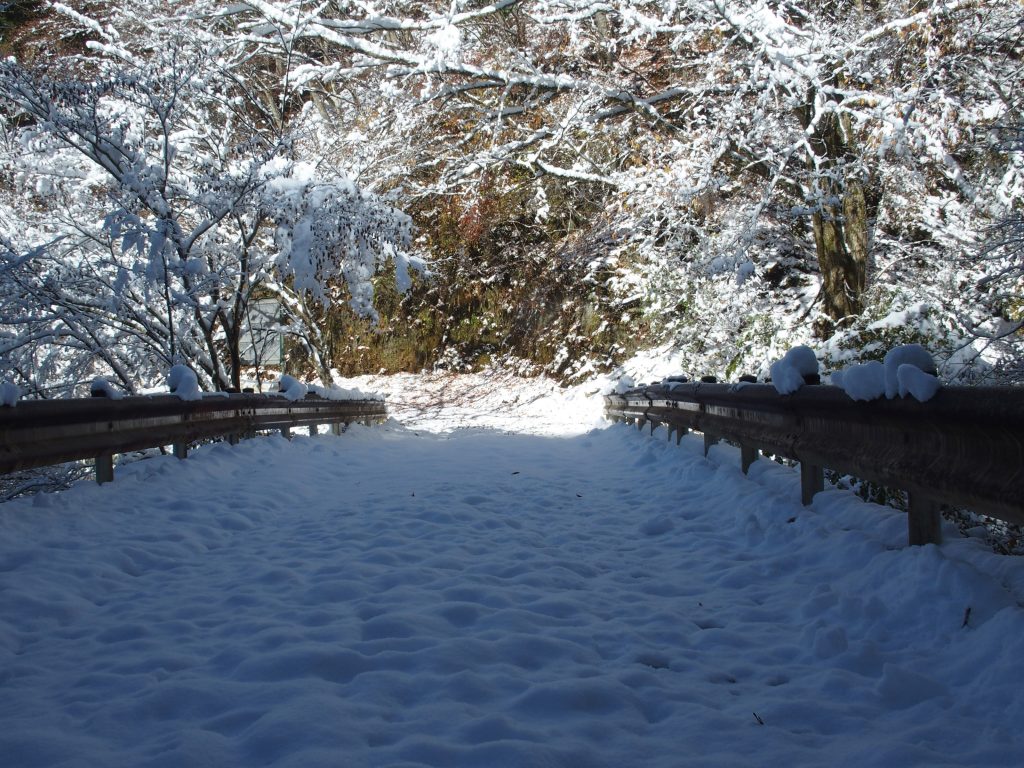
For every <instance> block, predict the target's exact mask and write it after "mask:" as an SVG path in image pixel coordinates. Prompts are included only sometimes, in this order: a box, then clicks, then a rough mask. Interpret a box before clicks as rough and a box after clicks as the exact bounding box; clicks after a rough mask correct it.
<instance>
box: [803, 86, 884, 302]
mask: <svg viewBox="0 0 1024 768" xmlns="http://www.w3.org/2000/svg"><path fill="white" fill-rule="evenodd" d="M813 103H814V94H813V92H812V93H811V94H810V95H809V97H808V104H807V107H806V111H805V112H804V114H803V115H802V117H803V118H804V125H805V127H806V126H808V125H810V121H811V115H812V107H811V105H812V104H813ZM844 123H848V121H847V120H844V119H843V118H841V117H840V116H838V115H836V114H835V113H834V112H833V113H829V114H826V115H823V116H821V118H820V119H819V120H818V122H817V125H816V126H815V130H814V133H813V134H812V136H811V140H810V145H811V149H812V151H813V154H812V155H811V156H810V157H809V158H808V166H809V170H810V171H811V173H812V174H814V180H813V183H814V186H815V191H816V193H817V196H818V199H819V208H818V211H817V212H816V213H815V214H814V215H813V217H812V228H813V231H814V247H815V251H816V253H817V256H818V266H819V268H820V270H821V280H822V285H821V296H822V304H823V309H824V312H825V314H826V315H827V316H828V317H829V318H830V319H831V320H833V321H838V320H842V319H843V318H845V317H849V316H851V315H859V314H860V313H861V312H863V311H864V290H865V289H866V288H867V277H868V265H869V262H870V250H871V227H872V226H873V222H874V218H875V216H874V214H875V212H876V211H877V208H878V203H879V195H878V192H877V190H874V189H871V188H870V187H869V186H867V185H866V184H865V182H864V181H862V180H860V179H858V178H856V177H854V176H851V175H847V173H846V169H845V166H846V162H847V161H848V160H850V159H852V158H853V147H851V145H850V142H849V140H848V138H847V137H848V136H849V135H850V126H849V125H848V124H844Z"/></svg>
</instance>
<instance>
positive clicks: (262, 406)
mask: <svg viewBox="0 0 1024 768" xmlns="http://www.w3.org/2000/svg"><path fill="white" fill-rule="evenodd" d="M386 418H387V408H386V406H385V404H384V401H383V400H327V399H323V398H320V397H316V396H307V397H306V398H305V399H303V400H295V401H290V400H287V399H285V398H283V397H280V396H274V395H256V394H218V395H215V396H206V397H203V398H202V399H200V400H190V401H185V400H181V399H179V398H178V397H177V396H175V395H158V396H149V397H125V398H123V399H121V400H108V399H106V398H101V397H93V398H82V399H73V400H23V401H22V402H20V403H18V404H17V406H15V407H13V408H0V474H3V473H7V472H14V471H17V470H21V469H30V468H33V467H44V466H49V465H51V464H61V463H63V462H67V461H78V460H83V459H91V460H95V462H96V479H97V481H98V482H100V483H103V482H108V481H110V480H113V477H114V472H113V456H114V454H117V453H125V452H127V451H138V450H143V449H146V448H154V447H157V446H164V445H172V446H173V447H174V454H175V455H176V456H178V457H179V458H185V456H186V455H187V452H188V445H189V443H191V442H193V441H196V440H201V439H204V438H213V437H227V438H228V439H229V440H230V441H231V442H237V441H238V439H240V438H241V437H244V436H247V435H250V434H252V433H254V432H255V431H257V430H261V429H262V430H267V429H279V430H281V431H282V432H283V433H284V434H285V435H287V434H288V433H289V430H291V429H292V428H294V427H303V426H306V427H309V428H310V430H311V431H314V430H315V429H316V427H317V425H320V424H329V425H331V426H332V428H333V430H334V431H335V433H338V432H340V429H341V425H343V424H349V423H352V422H357V421H361V422H365V423H373V422H381V421H384V420H385V419H386Z"/></svg>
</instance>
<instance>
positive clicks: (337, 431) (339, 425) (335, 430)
mask: <svg viewBox="0 0 1024 768" xmlns="http://www.w3.org/2000/svg"><path fill="white" fill-rule="evenodd" d="M343 431H345V423H344V422H341V421H335V422H333V423H332V424H331V434H332V435H335V436H339V437H340V436H341V433H342V432H343Z"/></svg>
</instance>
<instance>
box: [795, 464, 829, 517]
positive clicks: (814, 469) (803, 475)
mask: <svg viewBox="0 0 1024 768" xmlns="http://www.w3.org/2000/svg"><path fill="white" fill-rule="evenodd" d="M823 490H825V471H824V470H823V469H822V468H821V467H819V466H818V465H816V464H810V463H808V462H806V461H801V462H800V501H801V502H802V503H803V505H804V506H805V507H806V506H807V505H808V504H810V503H811V501H812V500H813V499H814V494H816V493H819V492H821V491H823Z"/></svg>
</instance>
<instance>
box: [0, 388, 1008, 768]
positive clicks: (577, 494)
mask: <svg viewBox="0 0 1024 768" xmlns="http://www.w3.org/2000/svg"><path fill="white" fill-rule="evenodd" d="M485 385H486V382H483V381H480V380H475V381H474V380H462V381H449V382H448V383H447V388H446V387H445V386H442V382H440V381H437V382H434V383H433V384H431V390H432V392H433V395H432V397H431V398H421V399H416V398H408V399H407V401H406V402H405V403H404V404H402V405H400V406H399V407H400V408H401V409H404V411H405V412H404V414H403V417H404V418H406V419H408V420H409V423H410V426H402V425H401V424H399V423H397V422H394V421H392V422H390V423H389V424H388V425H385V426H384V427H381V428H364V427H360V426H354V427H353V428H352V429H351V430H349V432H347V433H346V434H345V435H343V436H341V437H334V436H328V435H321V436H319V437H316V438H308V437H303V436H296V437H295V438H294V439H293V440H292V441H291V442H287V441H285V440H284V439H282V438H280V437H269V438H260V439H255V440H249V441H245V442H243V443H242V444H240V445H238V446H234V447H231V446H228V445H226V444H218V445H212V446H206V447H203V448H200V449H199V450H196V451H195V452H194V453H193V454H192V455H191V456H190V458H189V459H188V460H186V461H179V460H177V459H175V458H173V457H170V456H167V457H160V458H155V459H150V460H146V461H140V462H136V463H134V464H131V465H126V466H123V467H121V468H120V469H119V470H118V477H117V480H116V482H114V483H112V484H108V485H104V486H96V485H94V484H92V483H91V482H85V483H81V484H79V485H77V486H76V487H74V488H72V489H71V490H70V491H68V492H65V493H60V494H55V495H37V496H35V497H34V498H30V499H23V500H19V501H15V502H10V503H8V504H5V505H4V507H3V510H2V511H3V514H2V515H0V680H2V685H3V696H2V697H0V754H2V755H3V758H2V761H3V762H4V764H5V765H10V766H17V767H18V768H44V767H45V768H58V767H65V768H70V767H71V766H76V767H78V766H97V765H110V766H113V765H117V766H125V767H126V768H127V767H129V766H130V767H135V766H167V767H170V766H182V765H188V766H200V765H210V766H255V765H265V766H275V767H283V766H302V767H303V768H312V767H313V766H325V767H326V766H332V767H333V766H338V765H345V766H354V767H366V768H384V767H387V766H394V767H396V768H397V767H398V766H403V767H405V768H412V767H413V766H420V767H421V768H422V767H423V766H431V767H436V768H441V767H442V766H443V767H445V768H450V767H452V766H481V768H484V767H486V768H493V767H494V766H509V767H511V766H517V767H521V768H537V766H552V767H554V766H562V767H564V768H569V767H570V766H572V767H573V768H583V767H586V768H591V767H593V768H598V767H600V768H621V767H622V766H644V767H645V768H647V767H650V768H660V767H663V768H676V767H677V766H682V765H687V766H689V765H699V766H723V768H725V767H728V768H735V767H736V766H766V765H792V766H808V767H810V766H821V765H823V764H827V765H830V766H837V768H838V767H841V766H848V767H849V768H860V767H861V766H865V765H871V766H894V767H896V766H899V768H908V767H911V766H920V767H921V768H924V767H925V766H927V767H928V768H935V767H936V766H950V767H951V768H952V767H953V766H955V767H956V768H961V767H962V766H967V765H970V766H975V767H981V766H1015V765H1017V764H1018V763H1019V756H1020V753H1021V750H1022V749H1024V738H1022V736H1021V732H1020V728H1019V724H1020V721H1021V719H1022V718H1024V688H1022V686H1021V684H1020V675H1019V674H1018V670H1019V663H1020V658H1021V656H1022V654H1024V608H1022V607H1021V606H1022V604H1024V560H1021V559H1020V558H1011V557H999V556H996V555H994V554H992V553H991V552H990V551H989V550H988V549H987V547H986V546H985V545H984V544H983V543H982V542H981V541H978V540H975V539H972V538H960V537H958V535H957V534H956V533H955V532H952V531H950V532H949V535H948V536H947V539H948V540H947V543H946V544H944V545H943V546H942V547H941V548H937V547H934V546H926V547H919V548H906V547H905V546H904V540H905V536H906V531H905V521H904V518H903V516H902V515H901V514H900V513H898V512H895V511H893V510H891V509H887V508H882V507H878V506H874V505H871V504H866V503H864V502H862V501H860V500H859V499H858V498H856V497H854V496H853V495H852V494H850V493H848V492H845V491H839V490H827V491H826V492H825V493H823V494H819V495H818V496H817V497H816V498H815V501H814V503H813V504H812V505H811V506H810V507H803V506H801V505H800V503H799V483H798V478H797V475H796V473H795V472H794V471H793V470H791V469H789V468H786V467H783V466H780V465H778V464H775V463H773V462H769V461H759V462H757V463H755V465H754V466H753V468H752V469H751V472H750V476H749V478H747V477H744V476H743V475H742V474H741V472H740V469H739V456H738V452H737V451H736V450H735V449H732V448H730V447H728V446H724V445H723V446H717V447H715V448H713V449H712V450H711V453H710V456H709V457H708V458H707V459H705V457H704V455H703V446H702V443H701V442H700V440H699V438H695V437H688V438H686V439H684V440H683V442H682V444H681V446H679V447H676V446H675V444H674V443H667V442H666V441H665V440H664V436H663V434H662V433H661V432H658V433H656V434H655V435H654V436H653V437H651V436H649V435H647V434H641V433H638V432H637V431H636V430H635V429H631V428H627V427H625V426H609V425H607V424H600V423H597V422H596V420H595V418H594V415H595V408H594V403H593V402H592V401H588V400H587V398H586V397H584V396H583V393H577V395H576V396H574V397H572V398H569V399H566V398H560V397H559V396H558V395H557V393H554V394H553V393H551V392H548V393H542V392H540V391H539V389H538V388H537V387H536V386H535V384H531V385H529V386H525V387H523V388H521V389H519V390H518V391H512V392H511V393H510V394H507V395H506V396H505V398H504V399H501V398H498V397H497V396H495V395H493V393H492V394H491V395H490V396H489V399H486V400H485V401H484V402H483V403H481V402H478V405H484V404H489V405H488V409H489V410H490V411H491V413H490V415H488V416H480V417H479V418H477V417H473V416H471V415H470V416H467V411H466V399H465V398H467V397H471V396H472V395H473V393H474V390H476V391H477V392H478V393H484V391H485V389H486V386H485ZM446 392H447V393H448V395H449V397H447V398H445V396H444V395H445V393H446ZM455 401H459V402H461V403H462V407H461V408H451V407H448V408H446V407H444V406H442V405H440V403H442V402H447V403H449V404H452V403H453V402H455ZM538 422H539V426H538ZM482 424H488V425H491V426H494V427H497V429H488V430H485V429H481V428H479V427H480V425H482ZM459 427H463V428H461V429H459ZM428 428H432V429H433V430H435V431H429V430H428ZM531 429H532V430H535V432H537V433H539V434H536V433H531Z"/></svg>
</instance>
